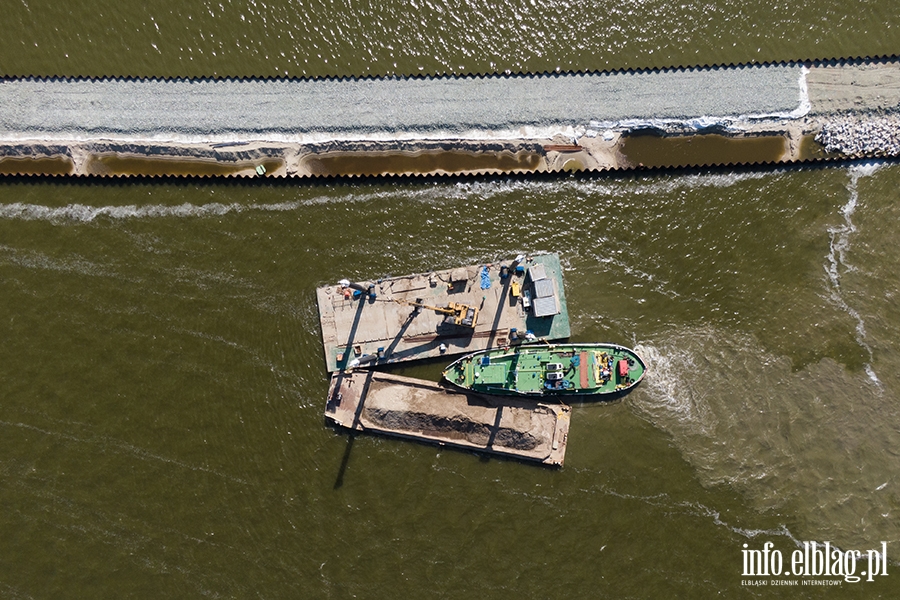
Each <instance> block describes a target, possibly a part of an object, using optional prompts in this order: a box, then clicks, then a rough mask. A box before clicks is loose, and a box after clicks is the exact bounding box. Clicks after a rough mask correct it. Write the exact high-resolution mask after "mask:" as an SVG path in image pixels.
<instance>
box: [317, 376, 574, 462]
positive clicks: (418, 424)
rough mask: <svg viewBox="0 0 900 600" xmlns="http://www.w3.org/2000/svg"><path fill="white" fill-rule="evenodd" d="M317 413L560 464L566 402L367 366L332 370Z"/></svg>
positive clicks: (361, 427)
mask: <svg viewBox="0 0 900 600" xmlns="http://www.w3.org/2000/svg"><path fill="white" fill-rule="evenodd" d="M325 417H326V419H328V420H329V421H331V422H333V423H334V424H336V425H340V426H343V427H346V428H349V429H351V430H355V431H368V432H376V433H381V434H387V435H392V436H399V437H402V438H407V439H413V440H418V441H422V442H426V443H433V444H439V445H441V446H453V447H456V448H462V449H467V450H473V451H477V452H486V453H490V454H497V455H502V456H507V457H511V458H518V459H525V460H531V461H536V462H539V463H542V464H545V465H551V466H562V464H563V462H564V460H565V454H566V441H567V438H568V435H569V421H570V408H569V407H568V406H566V405H565V404H559V403H536V402H535V401H534V400H526V399H520V398H514V397H503V398H498V397H488V396H481V395H477V394H465V393H462V392H459V391H454V390H450V389H447V388H444V387H442V386H440V385H438V384H436V383H432V382H429V381H421V380H418V379H410V378H407V377H401V376H398V375H392V374H389V373H382V372H379V371H374V370H368V369H367V370H358V371H353V372H340V373H335V374H334V375H332V378H331V385H330V387H329V390H328V402H327V405H326V409H325Z"/></svg>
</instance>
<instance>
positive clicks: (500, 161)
mask: <svg viewBox="0 0 900 600" xmlns="http://www.w3.org/2000/svg"><path fill="white" fill-rule="evenodd" d="M540 165H541V155H540V154H538V153H536V152H531V151H527V150H522V151H519V152H511V151H508V150H505V151H502V152H472V151H465V150H436V151H418V152H409V151H398V152H384V151H381V152H339V153H327V154H318V155H315V156H310V157H307V158H305V159H304V160H303V162H302V167H303V168H304V169H305V170H308V171H309V173H310V174H312V175H391V174H417V175H419V174H428V173H441V172H444V173H469V172H498V171H499V172H514V171H535V170H537V169H538V168H539V167H540Z"/></svg>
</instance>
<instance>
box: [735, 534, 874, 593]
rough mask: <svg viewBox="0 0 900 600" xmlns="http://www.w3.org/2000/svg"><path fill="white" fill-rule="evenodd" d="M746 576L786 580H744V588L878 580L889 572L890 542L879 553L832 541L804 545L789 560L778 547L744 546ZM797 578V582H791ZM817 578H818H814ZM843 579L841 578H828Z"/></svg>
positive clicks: (837, 583) (744, 571) (743, 573)
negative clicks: (845, 548) (850, 548)
mask: <svg viewBox="0 0 900 600" xmlns="http://www.w3.org/2000/svg"><path fill="white" fill-rule="evenodd" d="M741 554H742V555H743V567H744V570H743V572H742V573H741V575H743V576H744V577H773V576H774V577H782V578H783V579H772V580H769V579H762V580H760V579H751V580H743V581H742V582H741V583H742V585H841V583H843V582H845V581H846V582H847V583H857V582H859V581H863V580H864V581H875V578H876V577H883V576H886V575H887V574H888V573H887V564H888V556H887V542H881V548H880V549H876V550H866V551H865V552H863V551H861V550H847V551H842V550H841V549H839V548H834V547H832V546H831V543H830V542H825V543H823V544H819V543H817V542H803V547H802V548H797V549H796V550H794V551H793V552H791V554H790V557H789V559H786V558H785V556H784V555H783V554H782V552H781V550H776V549H775V544H773V543H772V542H766V543H765V544H763V547H762V549H760V550H753V549H750V548H749V547H748V544H744V549H743V550H742V551H741ZM789 577H794V578H796V579H787V578H789ZM810 578H815V579H810ZM825 578H841V579H825Z"/></svg>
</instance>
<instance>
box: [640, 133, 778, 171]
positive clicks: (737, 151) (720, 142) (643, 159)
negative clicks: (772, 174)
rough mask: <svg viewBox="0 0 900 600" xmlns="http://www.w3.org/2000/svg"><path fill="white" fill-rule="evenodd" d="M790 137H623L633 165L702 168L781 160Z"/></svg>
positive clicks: (708, 135)
mask: <svg viewBox="0 0 900 600" xmlns="http://www.w3.org/2000/svg"><path fill="white" fill-rule="evenodd" d="M787 150H788V140H787V138H786V137H785V136H783V135H760V136H752V137H732V136H726V135H721V134H716V133H710V134H702V135H678V136H662V135H653V134H637V135H628V136H625V137H623V143H622V154H623V155H624V157H625V160H626V161H627V163H628V165H629V166H631V167H699V166H705V165H727V164H746V163H767V162H778V161H781V160H783V159H784V157H785V156H786V154H787Z"/></svg>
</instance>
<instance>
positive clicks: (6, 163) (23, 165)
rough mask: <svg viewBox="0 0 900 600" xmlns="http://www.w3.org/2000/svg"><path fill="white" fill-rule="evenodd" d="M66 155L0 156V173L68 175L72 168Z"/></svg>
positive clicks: (70, 160)
mask: <svg viewBox="0 0 900 600" xmlns="http://www.w3.org/2000/svg"><path fill="white" fill-rule="evenodd" d="M74 166H75V165H74V163H72V159H71V158H69V157H68V156H40V157H35V158H32V157H13V156H6V157H3V158H0V175H70V174H71V173H72V169H73V168H74Z"/></svg>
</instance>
